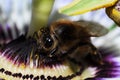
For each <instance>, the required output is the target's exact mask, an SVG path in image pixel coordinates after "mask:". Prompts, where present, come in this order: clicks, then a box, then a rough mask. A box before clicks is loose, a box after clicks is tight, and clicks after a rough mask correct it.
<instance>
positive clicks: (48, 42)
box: [43, 35, 53, 48]
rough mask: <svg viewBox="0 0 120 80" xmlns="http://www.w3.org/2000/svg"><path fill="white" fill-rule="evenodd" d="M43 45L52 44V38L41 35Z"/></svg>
mask: <svg viewBox="0 0 120 80" xmlns="http://www.w3.org/2000/svg"><path fill="white" fill-rule="evenodd" d="M43 45H44V47H45V48H50V47H51V46H52V45H53V39H52V38H51V36H50V35H44V36H43Z"/></svg>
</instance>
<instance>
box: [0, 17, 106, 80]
mask: <svg viewBox="0 0 120 80" xmlns="http://www.w3.org/2000/svg"><path fill="white" fill-rule="evenodd" d="M107 32H108V31H107V29H106V28H104V27H103V26H101V25H100V24H97V23H94V22H89V21H70V20H65V19H60V20H58V21H56V22H53V23H52V24H51V25H50V26H49V27H46V28H42V29H41V30H39V31H38V32H35V33H34V34H33V36H32V37H28V38H27V37H25V36H20V37H19V38H17V39H16V40H13V41H11V42H10V43H8V44H6V45H5V46H4V48H3V49H1V53H0V59H1V60H0V61H1V62H0V64H1V63H2V60H6V62H7V63H8V64H10V63H12V64H13V65H16V66H17V68H18V69H23V68H25V70H26V68H27V72H29V73H31V74H26V72H24V71H21V73H20V72H19V70H18V72H16V71H17V70H15V71H12V70H9V68H8V66H7V67H6V66H4V65H3V66H0V68H1V69H0V72H1V73H3V72H4V73H5V72H6V70H8V71H7V72H6V73H5V74H6V76H12V77H19V78H21V77H22V78H23V79H28V78H31V79H32V78H35V79H36V78H37V79H39V78H41V77H42V78H43V77H45V76H46V75H44V71H48V70H47V69H45V70H44V71H42V70H43V69H44V68H46V67H47V68H48V67H50V68H52V67H53V66H55V65H61V64H63V63H64V62H66V60H68V61H69V59H73V60H75V61H76V62H79V61H80V62H83V61H82V60H84V59H86V58H89V57H90V60H91V61H93V62H94V63H97V64H100V65H102V59H101V56H100V54H99V52H98V51H97V49H96V47H95V46H94V45H93V44H92V43H91V40H90V37H99V36H103V35H105V34H106V33H107ZM4 58H5V59H4ZM88 60H89V59H88ZM21 67H22V68H21ZM30 67H32V68H35V69H36V70H38V69H41V71H40V72H41V73H40V72H37V73H34V72H33V69H32V68H30ZM52 73H54V71H52V72H51V73H50V74H47V76H49V78H50V76H53V74H52ZM38 74H39V75H42V76H40V77H39V75H38ZM60 75H62V74H59V75H58V74H54V76H60ZM33 76H34V77H33ZM62 76H63V75H62ZM64 76H70V75H68V74H65V75H64ZM0 77H1V76H0ZM60 77H61V76H60ZM60 77H59V78H60ZM42 78H41V79H42ZM47 78H48V77H47ZM65 78H66V77H64V79H65ZM60 79H61V78H60ZM52 80H54V79H53V77H52Z"/></svg>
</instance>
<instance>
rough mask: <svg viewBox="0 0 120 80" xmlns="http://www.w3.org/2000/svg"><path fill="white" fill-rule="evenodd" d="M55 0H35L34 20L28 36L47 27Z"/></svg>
mask: <svg viewBox="0 0 120 80" xmlns="http://www.w3.org/2000/svg"><path fill="white" fill-rule="evenodd" d="M53 3H54V0H33V2H32V19H31V24H30V27H29V31H28V36H30V35H32V34H33V33H34V32H35V31H38V30H39V29H40V28H41V27H45V26H46V25H47V21H48V18H49V15H50V12H51V9H52V7H53Z"/></svg>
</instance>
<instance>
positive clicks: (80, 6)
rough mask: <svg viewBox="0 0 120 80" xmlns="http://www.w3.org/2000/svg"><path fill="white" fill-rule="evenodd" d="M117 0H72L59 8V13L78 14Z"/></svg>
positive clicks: (111, 3)
mask: <svg viewBox="0 0 120 80" xmlns="http://www.w3.org/2000/svg"><path fill="white" fill-rule="evenodd" d="M116 2H117V0H74V1H73V2H72V3H70V4H68V5H66V6H64V7H63V8H60V9H59V13H63V14H66V15H71V16H73V15H78V14H83V13H85V12H89V11H92V10H97V9H100V8H105V7H109V6H112V5H114V4H115V3H116Z"/></svg>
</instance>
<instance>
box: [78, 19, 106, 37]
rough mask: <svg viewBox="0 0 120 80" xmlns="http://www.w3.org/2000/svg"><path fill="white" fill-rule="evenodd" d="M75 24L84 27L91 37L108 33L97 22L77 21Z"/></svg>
mask: <svg viewBox="0 0 120 80" xmlns="http://www.w3.org/2000/svg"><path fill="white" fill-rule="evenodd" d="M77 24H78V25H80V26H81V27H83V28H84V29H85V31H86V32H87V34H88V35H89V36H92V37H99V36H103V35H105V34H107V33H108V30H107V29H106V28H105V27H104V26H102V25H101V24H99V23H96V22H91V21H83V20H81V21H77Z"/></svg>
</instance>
